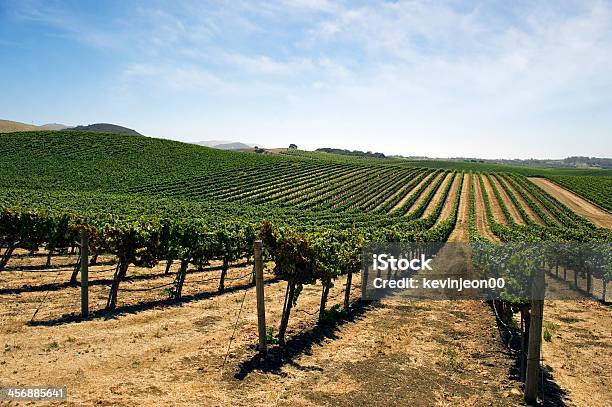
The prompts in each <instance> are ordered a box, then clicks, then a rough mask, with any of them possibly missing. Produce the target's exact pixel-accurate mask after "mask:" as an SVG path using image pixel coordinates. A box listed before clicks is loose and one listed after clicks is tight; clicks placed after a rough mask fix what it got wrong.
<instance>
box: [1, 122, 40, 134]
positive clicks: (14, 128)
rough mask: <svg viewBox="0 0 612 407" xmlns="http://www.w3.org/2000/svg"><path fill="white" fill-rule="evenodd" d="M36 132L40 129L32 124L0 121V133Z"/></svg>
mask: <svg viewBox="0 0 612 407" xmlns="http://www.w3.org/2000/svg"><path fill="white" fill-rule="evenodd" d="M36 130H40V128H39V127H38V126H35V125H33V124H25V123H19V122H14V121H11V120H0V133H14V132H18V131H36Z"/></svg>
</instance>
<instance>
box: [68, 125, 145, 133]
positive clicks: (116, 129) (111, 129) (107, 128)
mask: <svg viewBox="0 0 612 407" xmlns="http://www.w3.org/2000/svg"><path fill="white" fill-rule="evenodd" d="M65 130H67V131H91V132H100V133H115V134H126V135H131V136H142V134H140V133H138V132H137V131H136V130H132V129H128V128H127V127H123V126H118V125H116V124H110V123H94V124H90V125H88V126H76V127H71V128H69V129H65Z"/></svg>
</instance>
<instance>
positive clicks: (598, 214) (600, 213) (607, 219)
mask: <svg viewBox="0 0 612 407" xmlns="http://www.w3.org/2000/svg"><path fill="white" fill-rule="evenodd" d="M528 179H529V181H531V182H533V183H534V184H536V185H537V186H539V187H540V188H542V189H543V190H544V191H546V193H548V194H550V195H552V196H553V197H555V198H557V199H558V200H559V201H560V202H561V203H563V204H564V205H565V206H567V207H568V208H570V209H571V210H572V211H574V212H576V213H577V214H578V215H580V216H583V217H585V218H587V219H588V220H590V221H591V222H593V223H594V224H595V225H597V226H599V227H602V228H608V229H612V214H610V213H609V212H606V211H604V210H603V209H601V208H599V207H597V206H595V205H593V204H592V203H590V202H589V201H587V200H585V199H583V198H582V197H580V196H578V195H576V194H575V193H573V192H571V191H568V190H567V189H565V188H563V187H561V186H559V185H557V184H555V183H554V182H552V181H550V180H548V179H545V178H535V177H530V178H528Z"/></svg>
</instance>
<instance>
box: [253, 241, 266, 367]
mask: <svg viewBox="0 0 612 407" xmlns="http://www.w3.org/2000/svg"><path fill="white" fill-rule="evenodd" d="M253 249H254V250H253V251H254V252H255V292H256V295H257V328H258V332H259V354H260V355H262V356H265V355H266V353H267V351H268V349H267V344H266V307H265V303H264V278H263V260H262V258H261V251H262V243H261V240H255V242H254V243H253Z"/></svg>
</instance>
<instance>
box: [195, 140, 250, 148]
mask: <svg viewBox="0 0 612 407" xmlns="http://www.w3.org/2000/svg"><path fill="white" fill-rule="evenodd" d="M196 144H199V145H201V146H206V147H212V148H220V149H222V150H250V149H252V148H253V147H254V146H255V145H254V144H246V143H240V142H237V141H228V140H206V141H200V142H198V143H196Z"/></svg>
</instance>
